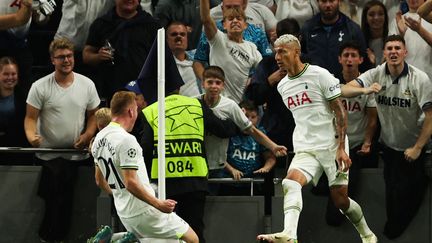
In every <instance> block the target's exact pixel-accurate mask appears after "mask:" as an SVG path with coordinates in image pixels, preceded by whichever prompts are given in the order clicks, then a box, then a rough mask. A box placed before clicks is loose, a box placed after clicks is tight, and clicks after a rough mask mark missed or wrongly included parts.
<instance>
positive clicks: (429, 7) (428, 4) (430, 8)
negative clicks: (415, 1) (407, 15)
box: [417, 0, 432, 23]
mask: <svg viewBox="0 0 432 243" xmlns="http://www.w3.org/2000/svg"><path fill="white" fill-rule="evenodd" d="M417 13H418V14H419V15H420V16H421V17H422V18H423V19H425V20H426V21H428V22H429V23H432V1H431V0H427V1H425V2H424V3H423V4H422V5H420V7H419V8H418V9H417Z"/></svg>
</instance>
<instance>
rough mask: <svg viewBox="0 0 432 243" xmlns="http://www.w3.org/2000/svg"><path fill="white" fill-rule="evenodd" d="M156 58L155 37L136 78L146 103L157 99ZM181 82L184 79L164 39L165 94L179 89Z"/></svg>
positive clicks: (149, 103) (182, 82)
mask: <svg viewBox="0 0 432 243" xmlns="http://www.w3.org/2000/svg"><path fill="white" fill-rule="evenodd" d="M157 58H158V55H157V38H156V39H155V40H154V41H153V45H152V47H151V49H150V52H149V54H148V56H147V59H146V61H145V63H144V65H143V67H142V69H141V72H140V74H139V76H138V79H137V82H138V85H139V88H140V90H141V92H142V94H143V95H144V98H145V100H146V101H147V103H148V105H151V104H152V103H154V102H156V101H157V86H158V80H157V79H158V76H157V75H158V74H157V72H158V70H157V68H158V67H157ZM159 58H160V57H159ZM183 84H184V81H183V79H182V77H181V76H180V73H179V71H178V69H177V65H176V63H175V61H174V57H173V54H172V52H171V50H170V49H169V47H168V43H167V42H166V41H165V95H167V94H169V93H171V92H173V91H175V90H177V89H179V88H180V86H182V85H183Z"/></svg>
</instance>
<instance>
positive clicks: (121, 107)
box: [110, 91, 136, 117]
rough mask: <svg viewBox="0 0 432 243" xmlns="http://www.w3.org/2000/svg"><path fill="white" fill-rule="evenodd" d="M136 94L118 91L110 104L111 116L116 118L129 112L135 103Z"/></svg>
mask: <svg viewBox="0 0 432 243" xmlns="http://www.w3.org/2000/svg"><path fill="white" fill-rule="evenodd" d="M135 97H136V95H135V93H134V92H131V91H117V92H116V93H115V94H114V95H113V97H112V99H111V103H110V107H111V115H112V116H114V117H116V116H119V115H122V114H123V112H125V111H127V109H128V107H129V105H131V104H133V103H134V102H135Z"/></svg>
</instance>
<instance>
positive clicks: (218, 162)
mask: <svg viewBox="0 0 432 243" xmlns="http://www.w3.org/2000/svg"><path fill="white" fill-rule="evenodd" d="M203 78H204V82H203V87H204V90H205V91H206V92H205V94H204V95H203V96H202V99H203V100H204V101H205V102H206V104H207V105H208V106H209V107H210V108H211V109H212V110H213V112H214V113H215V115H216V116H218V117H219V118H221V119H229V120H232V121H233V122H234V123H235V124H236V125H237V127H238V128H239V129H240V130H241V131H243V132H244V133H246V134H248V135H251V136H252V137H253V138H254V139H255V140H256V141H257V142H258V143H260V144H262V145H264V146H265V147H266V148H268V149H269V150H271V151H272V152H273V153H274V154H275V155H276V156H284V155H286V148H285V147H284V146H279V145H277V144H275V143H274V142H273V141H272V140H270V139H269V138H268V137H267V135H265V134H264V133H263V132H261V131H260V130H259V129H257V128H256V127H255V126H254V125H253V124H252V122H251V121H250V120H249V119H248V118H247V117H246V115H245V114H244V112H243V111H242V109H241V108H240V106H239V105H238V104H237V103H235V102H234V101H233V100H231V99H229V98H227V97H224V96H222V95H221V92H222V90H223V88H224V83H225V74H224V71H223V70H222V69H221V68H220V67H218V66H209V67H207V68H205V69H204V73H203ZM228 143H229V139H228V138H219V137H216V136H213V135H210V134H206V137H205V147H206V155H207V161H208V166H209V172H210V176H213V177H222V171H221V170H222V169H223V168H224V167H225V165H226V161H227V150H228Z"/></svg>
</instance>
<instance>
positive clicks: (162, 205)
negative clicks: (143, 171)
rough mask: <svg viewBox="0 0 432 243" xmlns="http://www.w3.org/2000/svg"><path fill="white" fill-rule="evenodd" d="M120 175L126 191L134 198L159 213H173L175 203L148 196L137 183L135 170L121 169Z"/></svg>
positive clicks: (139, 183)
mask: <svg viewBox="0 0 432 243" xmlns="http://www.w3.org/2000/svg"><path fill="white" fill-rule="evenodd" d="M122 174H123V178H124V184H125V187H126V189H127V190H128V191H129V192H130V193H132V194H133V195H134V196H135V197H137V198H139V199H140V200H142V201H144V202H146V203H148V204H150V205H152V206H153V207H155V208H157V209H158V210H159V211H161V212H164V213H171V212H173V211H174V208H175V205H176V204H177V202H176V201H174V200H171V199H168V200H159V199H158V198H156V197H155V196H153V195H152V194H150V193H149V192H148V191H147V190H146V189H145V188H144V186H143V185H142V184H141V182H140V181H139V179H138V176H137V170H134V169H122Z"/></svg>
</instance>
